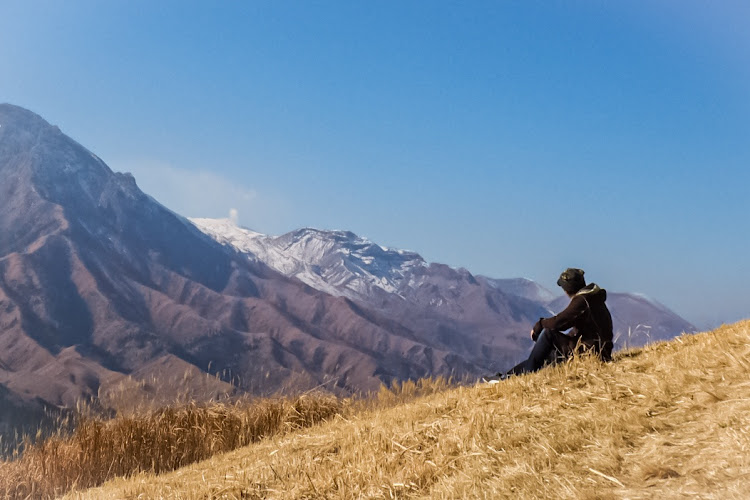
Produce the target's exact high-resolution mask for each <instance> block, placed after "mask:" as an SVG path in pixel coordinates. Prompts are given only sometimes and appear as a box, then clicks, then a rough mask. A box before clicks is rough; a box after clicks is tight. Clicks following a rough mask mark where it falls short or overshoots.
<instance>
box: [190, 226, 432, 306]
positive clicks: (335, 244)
mask: <svg viewBox="0 0 750 500" xmlns="http://www.w3.org/2000/svg"><path fill="white" fill-rule="evenodd" d="M190 220H191V222H192V223H193V224H195V225H196V226H197V227H198V229H200V230H201V231H203V232H204V233H206V234H207V235H209V236H211V237H213V238H214V239H215V240H217V241H219V242H220V243H223V244H225V245H230V246H232V247H233V248H235V249H236V250H237V251H239V252H242V253H244V254H246V255H248V257H250V258H252V259H256V260H259V261H261V262H263V263H264V264H266V265H268V266H270V267H271V268H273V269H275V270H277V271H279V272H281V273H283V274H285V275H287V276H293V277H295V278H297V279H299V280H300V281H302V282H304V283H306V284H308V285H310V286H312V287H314V288H317V289H319V290H323V291H325V292H327V293H330V294H332V295H336V296H346V297H349V298H357V297H362V296H369V295H370V294H371V293H373V291H375V289H381V290H383V291H385V292H388V293H398V290H399V288H400V287H401V285H402V284H403V283H404V281H405V279H406V278H407V276H408V275H410V274H411V271H413V270H414V269H415V268H419V267H424V266H426V265H427V264H426V262H425V261H424V259H423V258H422V257H421V256H420V255H419V254H417V253H414V252H409V251H406V250H395V249H389V248H386V247H382V246H380V245H377V244H376V243H373V242H372V241H370V240H368V239H367V238H363V237H361V236H357V235H356V234H354V233H352V232H350V231H338V230H332V231H326V230H321V229H315V228H303V229H297V230H295V231H291V232H289V233H286V234H284V235H281V236H268V235H264V234H261V233H257V232H255V231H251V230H249V229H245V228H242V227H239V226H237V225H236V224H234V223H233V222H232V221H231V220H229V219H190Z"/></svg>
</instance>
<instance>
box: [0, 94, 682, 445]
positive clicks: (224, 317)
mask: <svg viewBox="0 0 750 500" xmlns="http://www.w3.org/2000/svg"><path fill="white" fill-rule="evenodd" d="M195 223H196V224H197V225H198V226H200V227H201V229H202V230H204V231H206V232H208V233H209V234H210V235H211V237H209V236H207V235H206V234H204V232H202V231H201V230H199V229H198V228H196V227H195V225H194V224H193V223H191V222H189V221H188V220H186V219H184V218H182V217H180V216H178V215H176V214H174V213H172V212H171V211H169V210H168V209H166V208H165V207H163V206H162V205H160V204H159V203H157V202H156V201H154V200H153V199H152V198H150V197H149V196H147V195H145V194H144V193H142V192H141V191H140V190H139V189H138V187H137V185H136V183H135V180H134V179H133V177H132V176H130V175H129V174H120V173H113V172H112V171H111V170H110V169H109V168H108V167H107V166H106V165H105V164H104V163H103V162H102V161H101V160H100V159H99V158H97V157H96V156H95V155H94V154H93V153H91V152H89V151H88V150H86V149H85V148H84V147H82V146H81V145H79V144H77V143H76V142H74V141H73V140H71V139H70V138H68V137H66V136H65V135H64V134H62V133H61V132H60V130H59V129H57V127H53V126H51V125H49V124H48V123H47V122H45V121H44V120H43V119H42V118H40V117H39V116H37V115H35V114H33V113H31V112H29V111H26V110H24V109H22V108H18V107H15V106H11V105H0V399H2V401H5V402H7V403H8V405H10V406H8V407H9V408H10V407H11V406H12V407H13V408H19V411H20V409H23V408H24V407H25V406H24V405H25V404H27V403H29V402H33V405H31V406H33V407H34V408H37V409H38V408H41V407H44V406H45V405H46V406H50V405H51V406H63V407H64V406H73V405H75V403H76V402H77V401H78V400H80V399H91V400H93V401H95V402H98V403H100V404H101V405H102V406H104V407H117V406H118V404H121V403H118V401H121V400H122V399H123V397H129V398H130V399H131V400H132V399H133V398H135V399H138V398H140V397H150V398H152V399H156V400H160V399H162V400H164V401H167V400H168V399H169V398H170V397H172V396H173V395H174V393H175V392H177V391H182V392H184V395H185V396H186V397H194V398H198V399H207V398H212V397H217V396H218V395H221V394H226V393H232V392H249V393H254V394H259V393H272V392H275V391H278V390H281V389H284V388H289V389H293V390H294V389H296V390H304V389H307V388H311V387H315V386H318V385H320V384H326V385H325V387H326V388H328V389H330V390H333V391H339V392H342V393H351V392H355V391H366V390H371V389H376V388H377V387H378V386H379V384H380V383H381V382H386V383H388V382H390V381H391V380H394V379H406V378H416V377H422V376H427V375H451V376H454V377H459V378H460V377H464V376H469V377H473V376H476V375H479V374H483V373H486V372H487V371H496V370H499V369H503V368H507V367H508V366H509V365H511V364H512V363H513V362H515V361H517V360H518V359H519V358H520V357H521V356H522V355H523V354H524V353H525V351H526V350H527V349H528V347H529V345H530V343H531V341H530V340H529V339H528V330H529V327H530V325H531V324H532V323H533V322H535V321H536V320H537V319H538V318H539V317H540V316H544V315H548V314H550V312H549V309H548V305H549V303H550V300H552V299H554V295H553V294H551V293H550V292H549V291H546V290H544V289H543V288H542V287H539V286H538V285H537V284H535V283H533V282H530V281H528V280H493V279H489V278H484V277H481V276H473V275H472V274H471V273H469V272H468V271H466V270H464V269H458V270H457V269H453V268H450V267H448V266H445V265H441V264H428V263H426V262H425V261H424V260H423V259H422V258H421V257H420V256H419V255H417V254H415V253H413V252H405V251H401V250H392V249H386V248H382V247H380V246H379V245H376V244H374V243H372V242H369V241H367V240H364V239H362V238H359V237H357V236H356V235H354V234H352V233H348V232H326V231H316V230H310V229H303V230H299V231H295V232H292V233H289V234H287V235H284V236H281V237H278V238H272V237H267V236H263V235H259V234H257V233H252V232H251V231H247V230H244V229H241V228H238V227H236V226H234V225H232V224H228V223H227V222H226V221H218V222H217V221H207V220H196V221H195ZM216 240H218V241H216ZM624 297H627V298H628V299H627V300H631V298H632V296H624ZM614 309H615V310H613V314H614V316H615V319H616V321H617V320H618V318H619V320H620V321H621V323H620V324H632V325H637V324H639V323H642V324H644V325H650V326H653V325H654V324H655V323H656V322H658V321H660V318H662V317H664V315H665V314H667V313H668V311H663V310H661V309H659V308H658V307H655V306H654V304H653V303H651V302H649V301H645V300H644V301H638V300H635V299H633V300H632V304H630V305H629V309H628V310H627V312H625V310H624V309H623V312H622V314H621V315H620V316H618V312H617V311H616V308H614ZM644 311H647V312H648V314H645V313H643V312H644ZM641 318H643V320H641ZM677 325H678V323H674V324H671V325H670V326H669V331H670V332H671V334H678V333H680V331H681V329H690V325H687V324H686V323H684V325H686V326H677ZM632 338H633V336H632V335H631V336H630V337H629V339H632ZM632 343H635V342H632ZM208 374H211V375H216V376H208ZM132 393H137V394H136V396H133V394H132ZM124 394H126V395H127V396H123V395H124ZM118 398H119V399H118ZM31 406H29V407H31ZM15 415H16V417H18V415H19V414H18V412H16V413H15ZM0 416H2V418H5V416H4V415H0ZM0 430H1V429H0Z"/></svg>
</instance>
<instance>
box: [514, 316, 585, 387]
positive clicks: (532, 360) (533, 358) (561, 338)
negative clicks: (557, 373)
mask: <svg viewBox="0 0 750 500" xmlns="http://www.w3.org/2000/svg"><path fill="white" fill-rule="evenodd" d="M570 342H575V340H574V339H573V338H571V337H568V336H567V335H565V334H564V333H561V332H556V331H553V330H547V329H546V328H545V329H544V330H542V333H540V334H539V337H538V338H537V339H536V344H534V347H533V349H531V354H529V357H528V359H526V360H525V361H521V362H520V363H518V364H517V365H516V366H514V367H513V368H512V369H511V370H510V371H508V372H507V373H506V374H505V375H506V376H507V375H521V374H522V373H531V372H535V371H537V370H538V369H540V368H541V367H543V366H544V365H545V364H547V363H556V362H558V361H562V360H564V359H565V358H567V357H568V356H569V355H570V352H571V349H570V348H569V345H566V344H569V343H570Z"/></svg>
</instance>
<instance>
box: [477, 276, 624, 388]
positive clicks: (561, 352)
mask: <svg viewBox="0 0 750 500" xmlns="http://www.w3.org/2000/svg"><path fill="white" fill-rule="evenodd" d="M557 284H558V285H559V286H560V287H561V288H562V289H563V290H564V291H565V293H566V294H567V295H568V297H570V303H569V304H568V307H566V308H565V310H564V311H562V312H561V313H560V314H558V315H556V316H553V317H551V318H539V321H537V322H536V324H535V325H534V328H532V330H531V339H532V340H533V341H534V342H536V344H535V345H534V347H533V349H532V350H531V354H530V355H529V357H528V359H526V360H524V361H522V362H521V363H519V364H517V365H516V366H514V367H513V368H512V369H511V370H509V371H508V372H506V373H499V374H498V375H497V376H495V377H489V378H485V379H484V380H485V381H486V382H490V383H494V382H497V381H499V380H503V379H505V378H507V377H509V376H511V375H521V374H523V373H529V372H535V371H537V370H539V369H540V368H541V367H542V366H544V365H545V364H547V363H556V362H559V361H562V360H565V359H567V358H568V357H570V356H571V355H572V354H573V353H574V352H576V351H578V352H582V351H592V352H594V353H595V354H597V355H598V356H599V357H600V358H601V359H602V360H603V361H610V360H611V359H612V316H611V315H610V313H609V309H607V305H606V304H605V303H604V302H605V300H607V291H606V290H604V289H603V288H599V286H598V285H596V284H595V283H591V284H590V285H586V281H585V280H584V279H583V270H582V269H574V268H569V269H566V270H565V271H564V272H563V273H562V274H561V275H560V279H558V280H557ZM568 329H570V332H569V333H567V334H566V333H563V332H564V331H565V330H568Z"/></svg>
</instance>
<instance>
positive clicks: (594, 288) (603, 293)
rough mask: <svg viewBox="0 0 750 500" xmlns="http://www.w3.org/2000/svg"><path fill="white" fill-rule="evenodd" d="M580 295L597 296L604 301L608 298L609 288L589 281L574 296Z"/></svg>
mask: <svg viewBox="0 0 750 500" xmlns="http://www.w3.org/2000/svg"><path fill="white" fill-rule="evenodd" d="M578 295H585V296H586V298H596V299H600V300H602V301H605V300H607V290H605V289H604V288H601V287H600V286H599V285H597V284H596V283H589V284H588V285H586V286H585V287H583V288H581V289H580V290H578V292H577V293H576V294H575V295H574V297H577V296H578Z"/></svg>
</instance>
